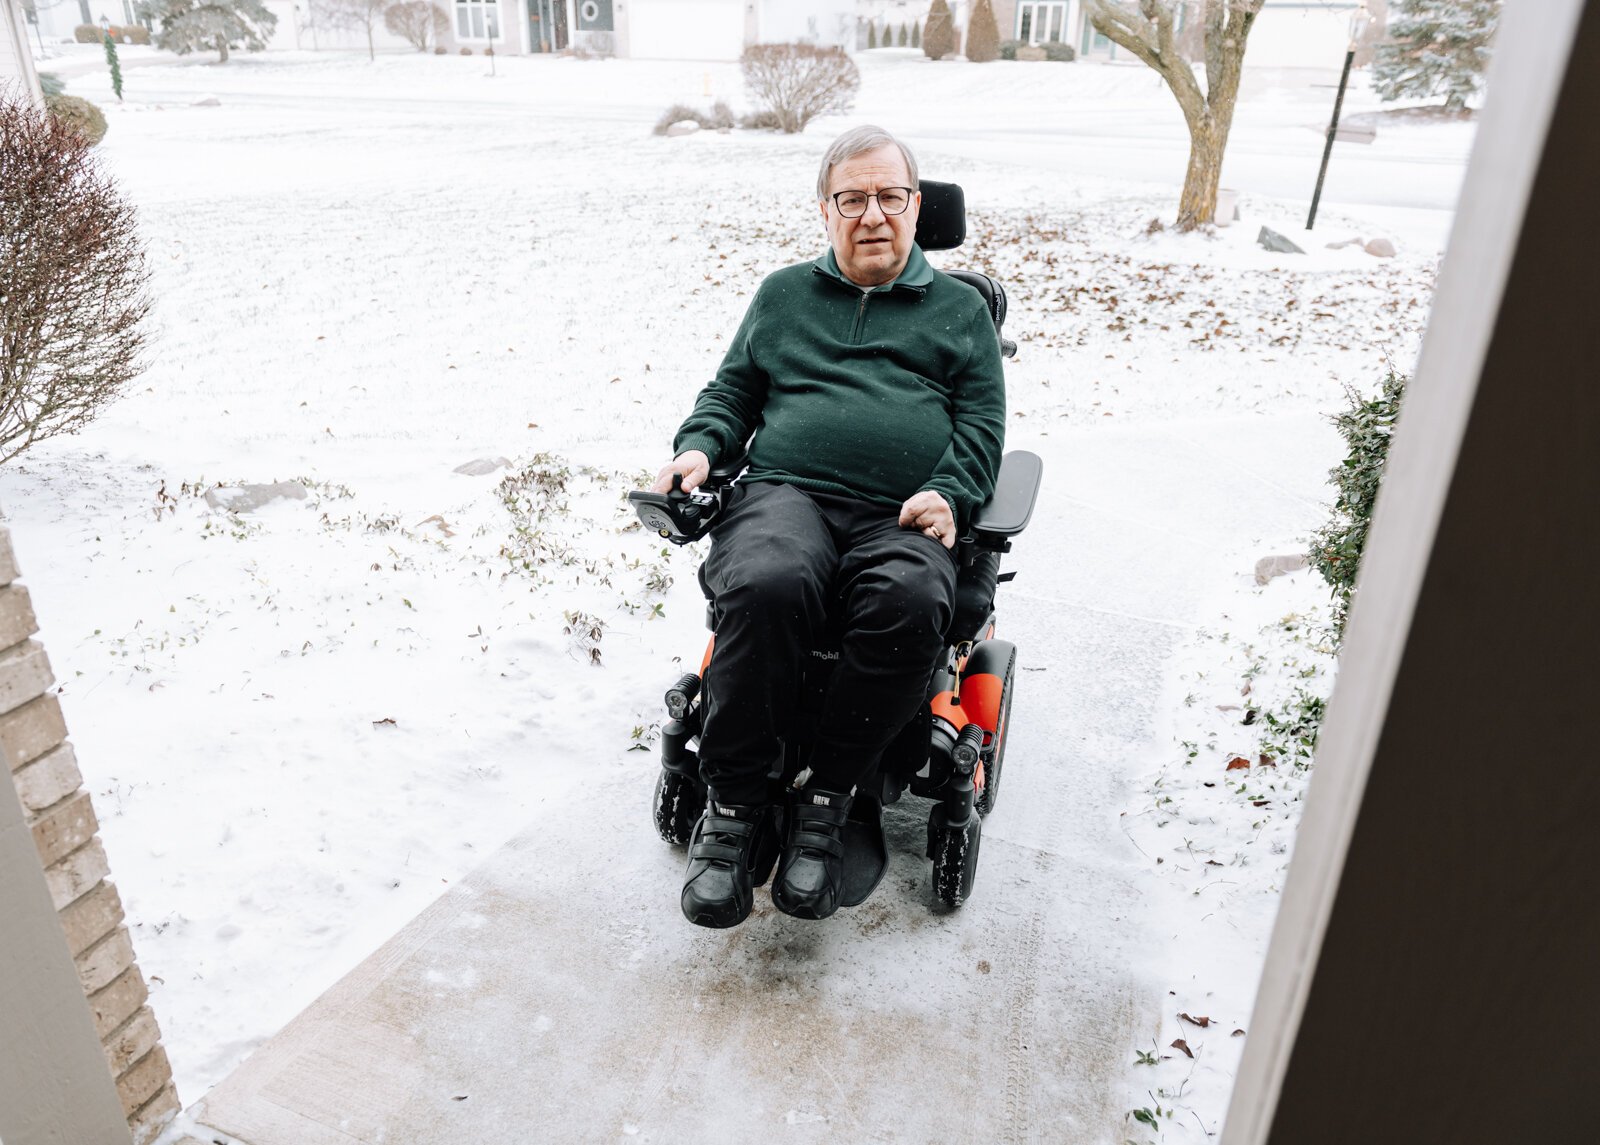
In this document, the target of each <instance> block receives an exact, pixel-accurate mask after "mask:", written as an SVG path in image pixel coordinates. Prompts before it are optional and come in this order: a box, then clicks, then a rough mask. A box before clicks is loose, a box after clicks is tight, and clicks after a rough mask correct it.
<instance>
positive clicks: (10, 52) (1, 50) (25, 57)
mask: <svg viewBox="0 0 1600 1145" xmlns="http://www.w3.org/2000/svg"><path fill="white" fill-rule="evenodd" d="M0 86H4V87H6V88H12V87H20V88H22V89H23V90H24V91H26V92H27V93H28V94H29V95H30V96H32V97H33V98H34V99H35V100H37V99H39V98H40V96H39V78H38V76H37V75H35V74H34V70H33V53H32V52H30V51H29V50H28V25H27V23H26V21H25V20H24V19H23V16H22V6H21V4H20V3H19V0H0Z"/></svg>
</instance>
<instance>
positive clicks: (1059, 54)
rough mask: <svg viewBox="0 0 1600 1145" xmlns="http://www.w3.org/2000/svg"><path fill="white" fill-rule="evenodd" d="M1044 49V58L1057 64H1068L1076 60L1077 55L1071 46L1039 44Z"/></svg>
mask: <svg viewBox="0 0 1600 1145" xmlns="http://www.w3.org/2000/svg"><path fill="white" fill-rule="evenodd" d="M1039 46H1040V47H1041V48H1043V49H1044V58H1045V59H1047V60H1054V61H1055V62H1056V63H1058V64H1070V63H1071V62H1072V61H1073V60H1075V59H1077V58H1078V53H1077V52H1075V51H1073V50H1072V45H1071V44H1056V43H1049V44H1040V45H1039Z"/></svg>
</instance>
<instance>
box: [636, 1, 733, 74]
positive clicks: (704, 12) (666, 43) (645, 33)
mask: <svg viewBox="0 0 1600 1145" xmlns="http://www.w3.org/2000/svg"><path fill="white" fill-rule="evenodd" d="M626 9H627V13H628V54H629V55H630V56H632V57H633V58H635V59H640V60H736V59H738V58H739V56H740V54H741V53H742V52H743V51H744V0H631V2H630V3H628V4H627V5H626Z"/></svg>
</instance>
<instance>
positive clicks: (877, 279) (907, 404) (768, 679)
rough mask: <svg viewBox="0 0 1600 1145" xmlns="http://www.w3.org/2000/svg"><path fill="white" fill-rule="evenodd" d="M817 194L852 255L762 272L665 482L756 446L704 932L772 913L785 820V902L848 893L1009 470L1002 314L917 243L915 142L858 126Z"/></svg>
mask: <svg viewBox="0 0 1600 1145" xmlns="http://www.w3.org/2000/svg"><path fill="white" fill-rule="evenodd" d="M817 197H818V201H819V207H820V210H821V213H822V217H823V221H824V224H825V225H826V228H827V233H828V239H829V247H830V249H829V250H828V252H827V253H826V254H824V255H823V256H822V257H821V258H818V259H817V260H815V261H814V262H809V263H802V264H799V265H796V266H790V267H787V268H785V269H783V270H779V271H777V272H775V273H774V274H772V275H771V276H769V277H768V278H767V279H766V280H765V281H764V282H763V283H762V284H761V286H760V288H759V289H758V290H757V292H756V294H755V297H754V299H753V300H752V301H751V303H750V307H749V309H748V311H747V312H746V314H745V317H744V320H743V322H742V323H741V325H740V327H739V330H738V332H737V333H736V334H735V335H734V338H733V340H732V342H731V344H730V345H729V347H728V351H727V354H726V356H725V357H724V358H723V361H722V364H721V366H720V368H719V369H718V371H717V374H716V377H715V379H714V380H713V381H712V382H711V383H710V384H709V385H707V386H706V387H705V389H704V390H702V391H701V393H700V395H699V397H698V398H697V399H696V401H695V404H694V408H693V410H692V411H691V413H690V414H689V416H688V418H687V420H685V421H684V423H683V425H682V426H681V427H680V429H679V430H678V433H677V436H676V438H675V439H674V441H673V449H674V453H675V456H674V458H673V460H672V461H671V462H670V463H668V464H667V465H666V466H665V467H663V469H662V470H661V472H660V475H659V477H658V479H657V482H656V485H655V488H654V491H655V492H656V493H667V492H669V491H671V492H673V493H674V494H677V493H678V492H679V491H680V490H681V491H683V492H692V491H694V490H696V489H697V488H698V487H699V486H700V485H702V483H704V482H705V481H706V479H707V477H708V475H709V473H710V471H711V468H712V466H713V465H715V464H718V463H726V462H727V461H728V460H729V459H731V458H734V457H737V456H738V455H739V454H740V453H741V452H742V451H743V450H744V448H745V444H746V442H747V441H749V442H750V444H749V453H748V458H747V462H746V464H747V468H746V469H745V471H744V474H743V476H742V478H741V479H740V480H739V481H738V484H737V485H735V486H733V487H732V489H731V490H729V491H728V492H727V494H726V496H725V497H724V498H723V501H722V507H721V514H720V516H719V517H718V519H717V522H716V524H715V526H714V527H713V529H712V534H711V535H712V547H711V552H710V555H709V557H708V558H707V559H706V562H705V564H704V567H703V568H702V570H701V575H702V577H703V579H704V581H705V585H706V587H707V589H708V591H709V593H710V595H711V597H712V599H713V601H714V611H715V615H716V626H715V633H716V634H715V651H714V654H713V655H712V656H711V657H710V659H709V661H708V663H707V664H706V665H705V667H704V670H703V682H702V684H701V692H700V696H701V707H702V713H701V714H702V720H701V725H700V733H699V763H700V775H701V778H702V779H703V780H704V782H705V784H706V785H707V788H708V792H707V803H706V810H705V813H704V815H703V816H702V817H701V819H700V820H699V823H698V824H697V825H696V827H695V830H694V834H693V836H692V838H691V840H690V846H689V861H688V868H687V871H686V872H685V877H684V883H683V890H682V895H681V904H682V908H683V913H684V915H685V916H686V917H687V918H688V919H689V920H690V921H691V922H694V923H697V924H699V925H701V926H711V927H728V926H734V925H737V924H738V923H740V922H742V921H744V919H745V918H746V917H747V916H748V915H749V913H750V910H751V905H752V898H753V894H754V891H753V887H754V886H755V885H757V884H758V883H759V882H761V881H764V879H765V873H764V872H765V870H767V869H770V862H771V858H770V855H769V856H768V857H767V858H766V859H765V860H764V861H763V859H762V857H761V852H762V851H763V850H764V849H766V850H770V849H773V848H777V847H780V842H779V840H778V839H777V838H776V836H775V832H776V831H777V824H778V823H780V822H781V824H782V839H781V849H780V850H779V853H778V858H777V872H776V874H775V876H774V878H773V886H772V900H773V902H774V904H776V906H777V907H778V909H779V910H782V911H784V912H785V913H787V914H790V915H793V916H796V917H799V918H808V919H820V918H826V917H827V916H829V915H831V914H832V913H833V912H834V911H835V910H836V909H838V907H839V906H840V903H841V897H842V886H843V869H842V865H843V856H844V842H843V839H844V831H845V827H846V824H847V820H848V818H849V815H850V808H851V801H852V798H853V796H854V794H855V789H856V786H857V784H858V783H860V782H861V780H862V779H863V777H864V776H866V775H867V774H868V773H869V772H870V771H871V770H872V769H873V767H874V766H875V764H876V763H877V761H878V758H879V756H880V755H881V754H882V753H883V751H884V749H885V748H886V747H887V746H888V745H889V743H890V742H891V741H892V740H893V739H894V738H895V737H896V735H897V734H898V733H899V732H900V731H901V729H902V728H903V727H904V726H905V725H906V724H907V723H908V722H909V721H910V720H911V719H912V718H913V716H914V715H915V714H916V713H917V710H918V708H919V706H922V705H924V704H925V703H926V700H927V692H928V684H929V680H930V676H931V674H932V672H933V670H934V667H935V664H936V661H937V660H938V658H939V657H940V655H941V653H942V652H943V651H944V650H945V647H946V645H945V633H946V629H947V627H948V625H949V623H950V620H951V616H952V609H953V607H954V596H955V585H956V561H955V558H954V556H953V548H954V546H955V544H956V540H957V538H958V537H960V536H961V535H962V532H963V530H964V529H966V528H967V527H968V525H969V523H970V521H971V518H972V514H973V512H974V510H975V509H976V508H977V507H978V506H980V505H983V504H984V503H985V502H986V501H987V500H988V499H989V497H990V495H991V494H992V493H993V491H994V486H995V478H996V473H997V471H998V468H999V465H1000V456H1001V447H1002V443H1003V439H1004V433H1005V386H1004V379H1003V375H1002V371H1001V356H1000V340H999V338H998V337H997V333H996V329H995V319H994V318H993V317H992V315H991V313H990V311H989V307H988V304H987V303H986V301H985V300H984V298H983V297H982V296H981V295H980V294H979V292H978V290H976V289H974V288H973V287H972V286H970V285H967V284H966V283H963V282H961V281H958V280H956V279H955V278H952V277H949V276H947V275H944V274H941V273H939V272H937V271H935V270H933V269H932V268H931V267H930V266H929V265H928V263H927V261H926V260H925V259H924V257H923V254H922V251H921V250H920V249H919V248H918V246H917V245H916V243H915V242H914V236H915V235H916V232H917V218H918V212H919V209H920V207H921V200H922V196H921V193H920V191H919V190H918V178H917V166H916V161H915V159H914V158H913V157H912V155H911V152H910V151H909V150H908V149H907V148H906V147H905V146H904V145H903V144H901V143H900V142H899V141H897V140H896V139H894V137H892V136H891V135H890V134H889V133H887V132H885V131H883V130H882V129H880V128H876V127H861V128H856V129H854V130H852V131H849V132H847V133H845V134H844V135H843V136H841V137H840V138H839V139H837V140H836V141H835V142H834V143H833V145H832V146H831V147H830V148H829V149H828V152H827V154H826V155H825V156H824V157H823V161H822V165H821V171H820V173H819V176H818V181H817ZM752 434H754V440H753V441H751V440H750V439H751V435H752ZM830 610H835V612H834V614H833V615H832V616H831V617H830ZM830 623H831V624H833V625H836V626H837V629H838V633H839V646H838V648H839V651H838V662H837V664H836V665H834V670H833V672H832V675H831V679H830V680H829V683H828V686H827V690H826V693H825V694H824V696H823V698H822V708H821V714H820V717H819V718H818V720H817V723H816V728H817V731H816V736H815V740H814V742H813V743H812V746H811V754H810V756H809V760H808V765H809V776H808V777H807V778H806V780H805V782H804V785H803V786H802V787H800V788H798V789H795V788H790V789H789V790H788V791H787V792H786V793H785V800H786V806H784V807H782V808H781V809H779V808H774V807H773V806H772V801H773V795H772V790H771V786H770V782H771V781H770V778H769V777H770V776H772V775H773V774H775V773H776V772H777V771H778V769H779V766H780V763H781V760H782V756H783V751H784V744H783V737H784V727H785V725H784V721H785V719H786V717H787V713H788V712H789V710H790V709H791V708H792V707H793V705H794V702H795V697H796V696H797V695H798V694H799V691H800V682H801V672H802V666H803V664H804V662H805V660H806V658H807V656H808V654H809V653H810V651H811V650H812V649H814V648H815V647H816V642H817V640H818V639H819V637H820V636H821V635H822V633H823V631H824V629H825V628H826V627H828V625H829V624H830Z"/></svg>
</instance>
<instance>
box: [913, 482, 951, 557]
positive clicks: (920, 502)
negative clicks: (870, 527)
mask: <svg viewBox="0 0 1600 1145" xmlns="http://www.w3.org/2000/svg"><path fill="white" fill-rule="evenodd" d="M900 527H901V528H902V529H918V530H920V531H921V532H924V533H926V534H927V535H928V536H930V537H932V538H933V539H934V540H936V541H938V542H939V543H940V544H941V545H943V546H944V547H945V548H947V549H953V548H955V547H956V519H955V515H954V514H953V513H951V512H950V503H949V502H948V501H946V500H945V499H944V498H943V497H941V496H939V494H937V493H935V492H934V491H933V490H932V489H924V490H923V491H922V492H921V493H918V494H916V495H915V496H914V497H912V498H911V499H910V500H909V501H907V502H906V503H905V504H904V505H901V506H900Z"/></svg>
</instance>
